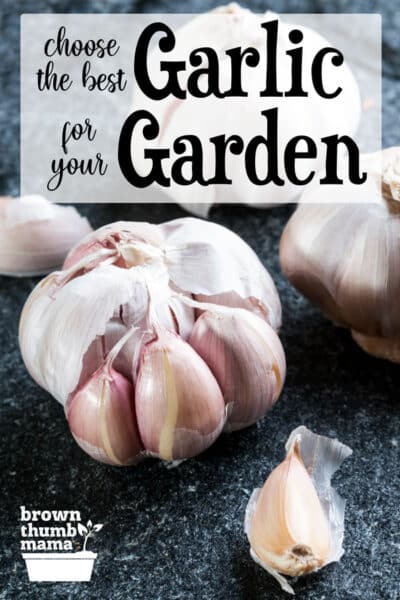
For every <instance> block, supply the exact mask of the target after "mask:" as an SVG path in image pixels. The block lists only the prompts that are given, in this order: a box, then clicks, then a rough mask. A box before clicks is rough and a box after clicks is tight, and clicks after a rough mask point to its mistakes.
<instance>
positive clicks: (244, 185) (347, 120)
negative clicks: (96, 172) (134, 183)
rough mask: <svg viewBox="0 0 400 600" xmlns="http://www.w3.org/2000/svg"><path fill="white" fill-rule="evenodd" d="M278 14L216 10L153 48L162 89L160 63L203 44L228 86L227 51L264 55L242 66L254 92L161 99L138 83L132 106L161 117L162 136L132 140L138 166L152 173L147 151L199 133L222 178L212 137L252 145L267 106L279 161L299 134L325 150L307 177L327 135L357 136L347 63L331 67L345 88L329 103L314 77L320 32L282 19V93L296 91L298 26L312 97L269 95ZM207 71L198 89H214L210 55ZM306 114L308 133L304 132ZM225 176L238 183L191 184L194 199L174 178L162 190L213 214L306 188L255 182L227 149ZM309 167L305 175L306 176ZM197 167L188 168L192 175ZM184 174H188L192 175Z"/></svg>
mask: <svg viewBox="0 0 400 600" xmlns="http://www.w3.org/2000/svg"><path fill="white" fill-rule="evenodd" d="M276 19H279V16H278V15H277V14H275V13H272V12H269V11H268V12H266V13H264V14H258V13H253V12H251V11H250V10H248V9H245V8H242V7H240V6H239V5H238V4H236V3H231V4H228V5H226V6H221V7H219V8H217V9H215V10H212V11H211V12H207V13H204V14H202V15H198V16H196V17H195V18H193V19H192V20H190V21H189V22H188V23H186V24H185V25H183V26H182V27H181V28H179V29H178V30H177V31H174V34H175V39H176V44H175V47H174V48H173V50H172V51H170V52H168V54H165V53H162V52H160V49H159V48H158V44H157V46H156V47H155V48H154V49H153V50H152V51H151V52H150V53H149V57H148V61H147V64H148V70H149V73H150V74H151V80H152V81H153V82H154V85H155V86H156V87H160V88H162V87H163V86H164V85H165V73H164V72H162V71H161V70H160V66H159V64H160V60H165V59H166V58H167V59H168V60H171V61H172V60H175V61H183V60H184V61H186V62H187V63H189V60H188V56H189V54H190V52H191V51H192V50H194V49H196V48H199V47H204V46H208V47H211V48H213V49H214V50H215V51H216V53H217V56H218V69H219V70H218V77H219V88H220V89H221V90H224V91H225V90H229V89H230V87H231V81H232V79H233V75H232V73H231V70H232V64H231V59H230V57H229V56H228V55H227V54H226V53H225V52H226V50H227V49H231V48H243V49H244V48H247V47H251V48H255V49H256V50H257V51H258V52H259V54H260V63H259V65H258V66H257V68H249V67H248V66H246V68H243V69H242V87H243V90H245V91H246V92H247V93H248V97H246V98H240V97H233V98H230V97H223V98H216V97H215V96H213V95H211V96H208V97H201V98H196V97H193V95H190V94H187V96H186V98H185V99H184V100H181V99H178V98H176V97H175V96H172V95H169V96H168V97H167V98H165V99H162V100H152V99H150V98H148V97H147V96H146V95H145V94H144V93H143V91H142V90H141V89H139V88H135V93H134V98H133V110H139V109H140V110H148V111H149V112H150V113H151V114H152V115H154V117H155V118H156V119H157V122H158V123H159V126H160V134H159V135H158V136H157V138H156V139H155V140H147V139H146V140H143V139H142V136H139V135H138V136H136V137H135V143H134V144H132V156H133V158H134V163H135V168H136V169H137V171H138V172H139V173H140V174H142V175H146V174H148V172H149V165H150V161H149V160H148V159H146V158H144V150H145V149H159V148H173V147H174V141H175V140H176V139H177V138H178V137H179V136H182V135H187V134H189V133H190V134H191V135H194V136H197V138H199V139H200V140H201V142H202V146H203V148H206V150H205V151H204V156H203V165H202V170H203V173H204V177H205V178H206V179H207V178H212V177H214V175H215V171H216V167H215V157H214V152H215V148H214V147H213V146H212V144H210V141H209V140H210V138H212V137H214V136H218V135H221V134H225V135H226V136H228V135H232V134H236V135H238V136H240V138H241V139H243V140H244V141H245V142H246V143H247V142H248V141H249V140H251V139H252V138H254V137H255V136H259V135H265V128H266V122H265V119H264V118H263V117H262V116H261V113H262V111H266V110H270V109H275V108H278V110H279V136H278V149H277V156H278V163H279V164H283V162H282V161H283V155H284V150H285V147H286V144H287V142H288V141H289V140H290V139H292V138H293V137H294V136H295V135H300V134H302V135H308V136H309V137H311V138H312V139H313V140H315V141H316V143H317V147H318V149H319V151H318V154H317V158H315V159H308V160H307V161H305V165H300V164H299V166H298V168H299V171H298V173H299V176H300V177H303V176H306V175H307V174H308V173H309V172H310V169H312V170H315V171H318V170H319V169H320V168H321V167H322V165H323V161H324V153H323V144H322V143H321V141H320V140H321V138H322V137H324V136H327V135H332V134H338V135H349V136H352V135H353V134H354V133H355V131H356V129H357V127H358V123H359V120H360V115H361V102H360V93H359V88H358V84H357V82H356V80H355V78H354V76H353V74H352V72H351V70H350V68H349V67H348V65H347V64H346V63H344V64H343V65H341V66H340V69H336V70H335V69H326V72H325V73H324V76H325V78H326V80H325V82H326V89H330V90H331V89H336V88H337V86H338V85H340V86H341V88H342V92H341V93H340V94H339V95H338V96H337V97H336V98H331V99H329V100H326V99H324V98H321V97H320V96H319V95H318V93H317V92H316V91H315V88H314V86H313V84H312V79H311V63H312V60H313V58H314V56H315V55H316V53H317V52H318V51H319V50H321V49H322V48H325V47H327V46H329V42H328V41H327V40H326V39H325V38H324V37H322V36H321V35H320V34H319V33H318V32H317V31H314V30H312V29H310V28H307V27H303V26H300V25H295V24H291V23H286V22H283V21H281V20H280V19H279V36H278V44H277V65H278V67H277V71H278V83H279V89H280V90H289V89H290V88H291V77H292V71H291V60H290V59H289V57H288V56H287V55H286V52H287V51H288V50H290V49H293V48H294V47H295V46H293V44H292V43H291V42H290V41H289V37H288V36H289V32H290V31H291V30H292V29H294V28H295V29H298V30H300V31H301V33H302V35H303V40H302V43H301V46H302V48H303V64H304V66H303V70H302V71H303V87H304V89H305V90H307V92H308V96H307V97H290V96H282V97H276V96H273V97H262V96H260V92H261V91H262V90H263V88H264V87H265V70H266V62H267V57H266V51H265V48H266V31H265V30H264V29H263V28H262V27H261V24H262V23H267V22H269V21H273V20H276ZM199 61H200V64H199V66H196V69H197V68H199V69H200V68H203V69H204V74H203V75H199V87H200V88H201V89H203V88H205V89H207V88H208V83H207V75H206V74H205V73H206V72H207V68H209V64H208V59H206V58H205V57H204V56H203V57H199ZM192 71H195V69H193V68H191V67H187V68H186V70H185V71H182V72H180V73H179V77H178V79H179V84H180V86H181V88H182V89H184V90H187V82H188V78H189V76H190V74H191V72H192ZM299 116H300V117H301V119H300V120H301V130H299ZM174 160H175V157H174V153H173V152H172V151H171V153H170V156H168V157H165V158H163V161H162V162H163V170H164V173H165V175H166V177H170V174H171V169H172V164H173V162H174ZM225 165H226V167H225V168H226V173H227V176H228V177H229V178H231V179H232V184H218V185H215V184H210V185H206V186H204V185H200V184H198V183H195V184H194V183H192V184H191V186H190V198H191V202H190V203H188V202H187V198H188V194H187V187H186V186H183V185H178V184H175V183H174V181H173V180H172V179H173V178H172V179H171V182H170V186H169V187H165V188H164V187H163V188H162V189H163V191H164V192H165V193H167V194H169V195H170V196H171V198H172V199H173V200H174V201H176V202H178V203H179V204H181V205H182V206H184V207H185V208H186V209H187V210H188V211H190V212H192V213H193V214H195V215H197V216H200V217H206V216H207V215H208V211H209V209H210V207H211V206H212V205H213V204H223V203H243V202H245V203H247V204H250V205H255V206H259V207H265V206H271V205H274V204H279V203H283V202H292V201H293V200H295V198H296V197H297V196H298V195H299V194H300V193H301V191H302V190H301V189H300V188H299V186H296V185H294V184H292V183H290V182H285V185H283V186H279V185H276V184H275V183H273V182H270V183H268V185H259V186H257V185H252V184H251V183H250V182H249V179H248V176H247V174H246V170H245V165H244V161H243V157H242V156H238V155H235V154H234V153H232V152H230V151H226V153H225ZM256 165H257V171H258V172H259V173H264V172H265V154H263V153H259V156H257V160H256ZM303 169H304V173H303ZM189 171H190V169H189V167H188V171H187V172H189ZM185 177H189V176H188V175H185Z"/></svg>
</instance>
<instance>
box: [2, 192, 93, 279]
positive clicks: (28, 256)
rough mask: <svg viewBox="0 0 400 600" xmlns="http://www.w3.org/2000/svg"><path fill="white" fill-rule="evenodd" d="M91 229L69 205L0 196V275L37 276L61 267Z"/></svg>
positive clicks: (35, 198)
mask: <svg viewBox="0 0 400 600" xmlns="http://www.w3.org/2000/svg"><path fill="white" fill-rule="evenodd" d="M90 231H92V228H91V227H90V225H89V223H88V221H87V219H85V218H84V217H81V216H80V215H79V213H78V211H77V210H76V209H75V208H74V207H72V206H60V205H57V204H52V203H51V202H49V201H48V200H46V199H45V198H43V197H42V196H22V197H21V198H10V197H3V198H0V238H1V242H2V243H1V249H0V274H1V275H12V276H14V277H21V276H28V275H40V274H43V273H48V272H49V271H52V270H54V269H56V268H58V267H61V265H62V263H63V261H64V259H65V257H66V255H67V253H68V252H69V250H70V249H71V248H72V246H74V245H75V244H76V243H77V242H78V241H79V240H80V239H81V238H83V237H84V236H86V235H87V234H88V233H89V232H90Z"/></svg>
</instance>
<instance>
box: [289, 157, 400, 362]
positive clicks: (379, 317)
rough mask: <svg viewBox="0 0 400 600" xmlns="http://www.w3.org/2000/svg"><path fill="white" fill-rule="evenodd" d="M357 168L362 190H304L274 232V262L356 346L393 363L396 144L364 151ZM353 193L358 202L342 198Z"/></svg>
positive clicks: (399, 282)
mask: <svg viewBox="0 0 400 600" xmlns="http://www.w3.org/2000/svg"><path fill="white" fill-rule="evenodd" d="M362 166H363V168H364V169H366V171H367V173H368V179H367V183H366V184H365V185H364V186H363V189H362V190H359V191H357V190H354V189H351V188H350V186H349V185H346V184H345V185H344V186H335V187H334V188H332V189H331V190H330V191H326V190H324V191H322V190H321V188H320V187H319V186H312V187H311V188H309V189H308V190H306V191H305V192H304V196H303V198H302V200H304V202H305V204H301V205H300V206H299V207H298V208H297V210H296V212H295V213H294V215H293V216H292V217H291V219H290V220H289V222H288V224H287V225H286V227H285V230H284V232H283V235H282V238H281V244H280V259H281V266H282V270H283V272H284V273H285V275H286V276H287V278H288V279H289V281H290V282H291V283H292V284H293V285H294V286H295V287H296V288H297V289H298V290H299V291H300V292H301V293H302V294H304V295H305V296H306V297H307V298H309V299H310V300H311V301H312V302H315V303H316V304H317V305H318V306H320V307H321V309H322V310H323V311H324V312H325V313H326V314H327V315H328V316H329V317H330V318H331V319H332V320H333V321H334V322H335V323H338V324H339V325H342V326H345V327H348V328H349V329H351V331H352V335H353V338H354V339H355V341H356V342H357V343H358V344H359V345H360V346H361V347H362V348H363V349H364V350H366V351H367V352H369V353H370V354H373V355H375V356H379V357H382V358H386V359H389V360H392V361H395V362H400V311H399V307H398V298H399V294H400V270H399V268H398V260H399V256H400V202H399V199H400V198H399V189H400V183H399V182H400V148H388V149H386V150H384V151H383V152H382V153H376V154H372V155H367V156H364V157H363V162H362ZM339 188H342V189H339ZM322 194H324V197H323V203H322V202H321V195H322ZM355 194H358V195H359V196H360V198H361V199H362V200H363V203H361V204H360V203H359V202H357V203H353V204H352V203H350V202H345V203H343V199H345V200H346V198H348V199H349V201H350V200H351V199H352V195H353V196H354V195H355ZM361 194H362V196H361Z"/></svg>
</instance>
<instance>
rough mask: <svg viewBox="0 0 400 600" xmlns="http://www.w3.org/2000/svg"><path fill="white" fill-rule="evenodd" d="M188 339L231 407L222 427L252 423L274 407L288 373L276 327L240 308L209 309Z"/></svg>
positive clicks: (230, 427)
mask: <svg viewBox="0 0 400 600" xmlns="http://www.w3.org/2000/svg"><path fill="white" fill-rule="evenodd" d="M189 343H190V344H191V346H192V347H193V348H194V349H195V350H196V352H197V353H198V354H199V355H200V356H201V357H202V358H203V360H204V361H205V362H206V363H207V365H208V366H209V367H210V369H211V371H212V372H213V374H214V375H215V378H216V380H217V381H218V384H219V386H220V388H221V391H222V394H223V396H224V400H225V403H226V405H227V406H228V407H229V410H228V420H227V423H226V426H225V430H226V431H234V430H237V429H243V428H244V427H248V426H249V425H253V423H255V422H256V421H258V420H259V419H260V418H261V417H263V416H264V415H265V414H266V413H267V412H268V410H270V409H271V408H272V406H273V405H274V403H275V402H276V400H277V399H278V396H279V394H280V392H281V390H282V387H283V382H284V380H285V375H286V362H285V354H284V351H283V348H282V344H281V342H280V340H279V338H278V336H277V335H276V333H275V331H274V330H273V329H272V328H271V327H270V325H268V323H266V322H265V321H263V320H262V319H260V318H259V317H257V316H256V315H254V314H252V313H250V312H249V311H247V310H244V309H232V310H230V311H229V310H227V311H225V312H218V310H216V311H215V312H212V311H211V310H207V311H206V312H204V313H203V314H202V315H201V316H200V317H199V318H198V319H197V321H196V323H195V325H194V327H193V330H192V333H191V336H190V338H189Z"/></svg>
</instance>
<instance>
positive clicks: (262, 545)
mask: <svg viewBox="0 0 400 600" xmlns="http://www.w3.org/2000/svg"><path fill="white" fill-rule="evenodd" d="M286 451H287V455H286V458H285V459H284V461H283V462H282V463H281V464H280V465H278V466H277V467H276V468H275V469H274V470H273V471H272V473H271V474H270V475H269V477H268V478H267V480H266V482H265V484H264V486H263V487H262V488H261V489H256V490H254V492H253V494H252V496H251V498H250V500H249V503H248V506H247V509H246V519H245V531H246V534H247V537H248V539H249V542H250V546H251V555H252V557H253V558H254V560H255V561H256V562H257V563H259V564H260V565H261V566H263V567H264V568H265V569H266V570H267V571H268V572H269V573H270V574H272V575H273V576H274V577H275V578H276V579H277V580H278V581H279V583H280V584H281V587H282V588H283V589H284V590H285V591H287V592H289V593H292V594H294V591H293V589H292V587H291V586H290V585H289V583H288V582H287V581H286V579H285V578H284V577H283V576H282V575H289V576H291V577H296V576H299V575H304V574H306V573H310V572H312V571H316V570H318V569H320V568H321V567H323V566H325V565H326V564H328V563H330V562H333V561H337V560H339V559H340V557H341V556H342V554H343V548H342V542H343V532H344V526H343V522H344V502H343V500H342V499H341V498H340V496H339V495H338V494H337V493H336V492H335V490H334V489H333V488H331V485H330V480H331V477H332V475H333V474H334V472H335V471H336V470H337V469H338V467H339V466H340V464H341V463H342V461H343V460H344V459H345V458H346V457H348V456H350V454H351V450H350V448H348V447H347V446H345V445H343V444H341V443H340V442H338V441H337V440H334V439H330V438H326V437H324V436H320V435H316V434H314V433H312V432H311V431H309V430H308V429H306V428H305V427H303V426H302V427H298V428H297V429H295V430H294V431H293V432H292V434H291V435H290V437H289V439H288V442H287V444H286Z"/></svg>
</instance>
